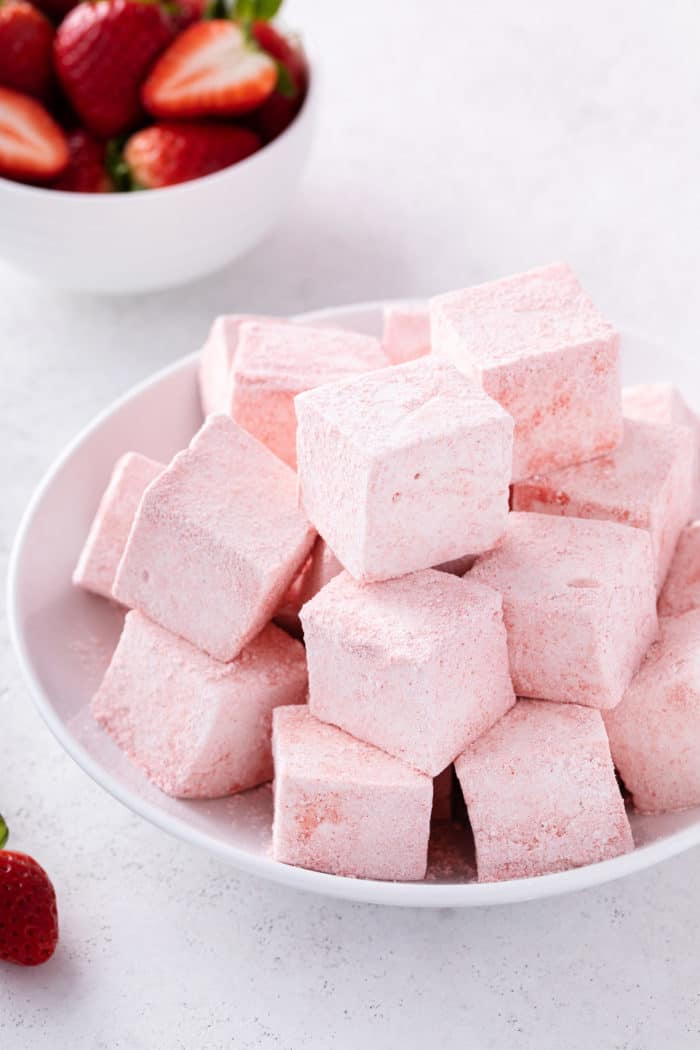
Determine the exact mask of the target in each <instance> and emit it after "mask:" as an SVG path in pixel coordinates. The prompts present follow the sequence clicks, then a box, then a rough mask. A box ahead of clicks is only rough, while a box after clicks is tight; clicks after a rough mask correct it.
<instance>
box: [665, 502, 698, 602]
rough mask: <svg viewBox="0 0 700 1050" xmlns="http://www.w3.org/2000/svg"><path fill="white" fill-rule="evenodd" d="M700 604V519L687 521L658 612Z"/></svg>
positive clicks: (677, 546)
mask: <svg viewBox="0 0 700 1050" xmlns="http://www.w3.org/2000/svg"><path fill="white" fill-rule="evenodd" d="M699 608H700V521H693V522H691V524H690V525H687V526H686V527H685V528H684V529H683V532H682V533H681V535H680V538H679V540H678V544H677V545H676V550H675V553H674V555H673V561H672V562H671V568H670V569H669V570H668V576H667V577H666V582H665V584H664V588H663V590H662V592H661V594H660V596H659V616H680V615H681V613H685V612H689V611H690V610H691V609H699Z"/></svg>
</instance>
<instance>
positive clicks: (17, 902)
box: [0, 850, 58, 966]
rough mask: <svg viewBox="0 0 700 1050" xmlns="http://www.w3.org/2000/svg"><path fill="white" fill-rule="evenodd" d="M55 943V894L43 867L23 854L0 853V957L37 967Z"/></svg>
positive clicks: (56, 941) (54, 947)
mask: <svg viewBox="0 0 700 1050" xmlns="http://www.w3.org/2000/svg"><path fill="white" fill-rule="evenodd" d="M57 943H58V912H57V908H56V894H55V892H54V888H53V886H52V884H51V880H50V879H49V877H48V875H47V874H46V872H45V871H44V869H43V868H42V867H41V866H40V865H39V864H37V862H36V861H35V860H34V859H33V858H32V857H28V856H27V855H26V854H25V853H12V852H10V851H9V850H3V851H1V852H0V959H2V960H3V961H5V962H11V963H16V964H17V965H19V966H38V965H39V964H40V963H44V962H46V961H47V959H50V958H51V956H52V955H53V953H54V951H55V949H56V944H57Z"/></svg>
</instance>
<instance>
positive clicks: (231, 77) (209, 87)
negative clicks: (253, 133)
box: [141, 18, 277, 120]
mask: <svg viewBox="0 0 700 1050" xmlns="http://www.w3.org/2000/svg"><path fill="white" fill-rule="evenodd" d="M276 83H277V65H276V63H275V61H274V60H273V59H272V58H270V56H269V55H266V54H264V53H263V52H262V51H259V50H257V49H256V48H255V47H254V46H253V45H251V43H250V42H249V41H248V39H247V38H246V34H245V33H244V32H243V30H242V29H241V27H240V26H239V25H237V24H236V23H235V22H230V21H228V20H227V19H225V18H214V19H211V20H210V21H205V22H195V24H194V25H191V26H190V27H189V29H185V31H184V32H183V33H181V34H180V36H178V37H177V39H176V40H175V41H174V42H173V43H172V44H171V45H170V47H169V48H168V50H167V51H166V52H165V53H164V54H162V55H161V57H160V58H159V59H158V61H157V62H156V64H155V66H154V67H153V69H152V70H151V73H150V74H149V76H148V79H147V80H146V83H145V84H144V85H143V91H142V95H141V97H142V98H143V104H144V106H145V107H146V109H147V110H148V112H149V113H152V114H153V116H154V117H158V118H165V119H166V120H167V119H170V118H176V119H182V118H191V117H211V116H218V117H230V116H235V115H237V114H240V113H247V112H249V111H250V110H252V109H255V108H256V106H259V105H261V104H262V103H263V102H264V101H265V99H266V98H269V97H270V95H271V94H272V92H273V91H274V89H275V85H276Z"/></svg>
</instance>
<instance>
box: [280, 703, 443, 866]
mask: <svg viewBox="0 0 700 1050" xmlns="http://www.w3.org/2000/svg"><path fill="white" fill-rule="evenodd" d="M272 739H273V752H274V764H275V809H274V822H273V829H272V850H273V856H274V857H275V860H278V861H282V862H283V863H285V864H296V865H298V866H300V867H302V868H312V869H314V870H316V871H326V872H329V873H330V874H333V875H345V876H350V877H356V878H366V879H403V880H416V879H422V878H424V876H425V871H426V865H427V857H428V837H429V833H430V810H431V805H432V799H433V784H432V781H431V779H430V777H427V776H425V775H424V774H423V773H419V772H417V771H416V770H414V769H411V768H410V767H409V766H406V765H404V764H403V763H402V762H399V761H398V760H397V759H395V758H392V757H391V756H390V755H386V754H384V753H383V752H382V751H379V750H378V749H377V748H375V747H372V746H371V745H369V744H365V743H362V742H361V741H360V740H355V739H354V738H353V737H351V736H349V735H348V734H347V733H344V732H342V730H340V729H337V728H336V727H335V726H330V725H325V724H324V723H323V722H319V721H318V720H317V719H316V718H314V717H313V715H312V714H311V713H310V711H309V710H308V708H306V707H287V708H286V707H280V708H277V710H276V711H275V713H274V720H273V736H272Z"/></svg>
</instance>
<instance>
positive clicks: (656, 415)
mask: <svg viewBox="0 0 700 1050" xmlns="http://www.w3.org/2000/svg"><path fill="white" fill-rule="evenodd" d="M622 411H623V413H624V415H625V418H626V419H641V420H644V421H646V422H647V423H676V424H680V425H681V426H685V427H689V428H690V430H691V431H692V433H693V441H694V443H695V459H696V466H695V486H694V496H693V503H692V507H691V515H692V517H694V518H697V517H700V419H698V416H697V415H696V414H695V412H693V410H692V408H690V406H689V405H688V404H687V403H686V401H685V400H684V398H683V396H682V394H681V392H680V391H679V390H678V389H677V387H675V386H674V385H673V384H672V383H646V384H640V385H639V386H627V387H624V388H623V391H622Z"/></svg>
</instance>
